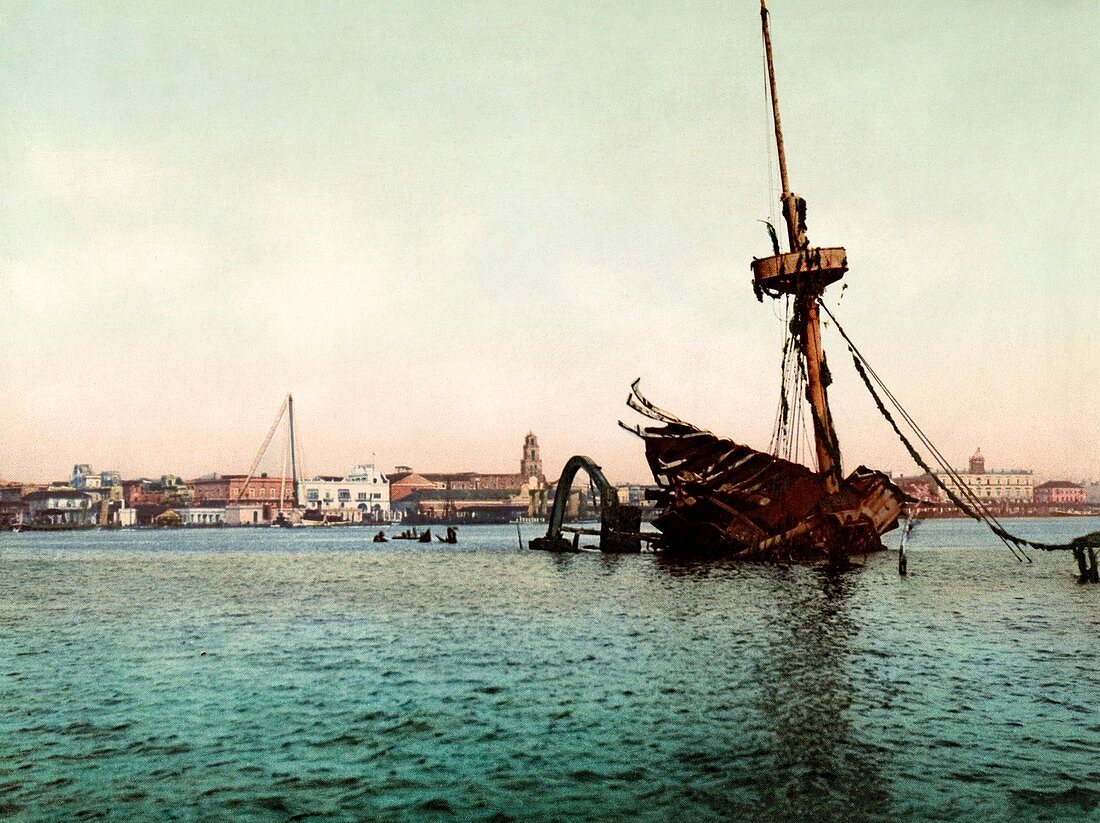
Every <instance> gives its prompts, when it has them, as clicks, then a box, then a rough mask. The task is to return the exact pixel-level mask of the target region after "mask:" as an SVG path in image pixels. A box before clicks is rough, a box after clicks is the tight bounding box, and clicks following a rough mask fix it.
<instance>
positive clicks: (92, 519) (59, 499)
mask: <svg viewBox="0 0 1100 823" xmlns="http://www.w3.org/2000/svg"><path fill="white" fill-rule="evenodd" d="M96 502H97V501H96V500H94V499H93V496H92V495H91V494H90V493H88V492H86V491H79V490H78V489H74V488H51V489H42V490H41V491H33V492H31V493H30V494H28V495H26V496H25V497H24V498H23V503H24V505H25V506H26V510H27V522H29V523H33V524H36V525H51V526H72V527H81V526H93V525H95V523H96V518H97V515H98V506H95V505H94V504H95V503H96Z"/></svg>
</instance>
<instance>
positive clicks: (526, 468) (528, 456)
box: [519, 432, 542, 480]
mask: <svg viewBox="0 0 1100 823" xmlns="http://www.w3.org/2000/svg"><path fill="white" fill-rule="evenodd" d="M519 473H520V474H521V475H523V478H524V479H525V480H526V479H529V478H531V477H542V458H541V457H539V439H538V438H537V437H535V435H533V434H532V433H531V432H527V436H526V437H525V438H523V459H522V460H521V461H520V463H519Z"/></svg>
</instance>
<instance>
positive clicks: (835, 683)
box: [0, 518, 1100, 821]
mask: <svg viewBox="0 0 1100 823" xmlns="http://www.w3.org/2000/svg"><path fill="white" fill-rule="evenodd" d="M1094 524H1095V525H1094ZM1009 525H1010V527H1011V528H1013V529H1014V530H1017V531H1021V532H1023V533H1026V534H1027V535H1029V536H1032V537H1035V538H1039V539H1048V540H1053V539H1061V538H1064V537H1067V536H1071V535H1074V534H1080V533H1083V532H1085V531H1091V530H1093V529H1095V528H1097V526H1098V525H1100V523H1097V522H1096V521H1089V520H1087V519H1080V520H1075V519H1068V518H1067V519H1048V520H1031V521H1011V522H1010V524H1009ZM522 528H523V532H524V538H525V539H528V538H530V537H533V536H536V535H537V534H538V531H539V527H538V526H533V525H525V526H523V527H522ZM373 533H374V532H373V531H371V530H367V529H315V530H305V529H286V530H282V529H235V530H234V529H219V530H209V531H126V532H107V531H103V532H90V533H89V532H84V533H48V534H47V533H22V534H3V535H0V818H10V819H15V820H66V821H68V820H76V819H85V818H105V819H109V820H223V819H235V820H256V821H266V820H306V819H334V820H446V819H455V820H500V821H503V820H560V819H586V820H619V819H623V818H634V819H642V820H673V819H675V820H677V821H691V820H731V819H732V820H740V819H744V820H811V819H812V820H815V821H821V820H898V819H920V820H974V819H982V820H984V821H997V820H1032V819H1047V820H1071V819H1082V820H1084V819H1092V820H1096V819H1098V818H1100V650H1098V640H1100V631H1098V629H1100V586H1079V585H1077V584H1076V582H1075V575H1076V567H1075V564H1074V563H1073V561H1072V558H1071V557H1069V556H1068V555H1066V554H1058V555H1047V554H1043V553H1039V552H1033V553H1032V558H1033V560H1034V562H1033V563H1030V564H1028V563H1018V562H1016V561H1015V560H1014V559H1013V558H1012V556H1011V555H1010V554H1009V553H1008V552H1007V550H1006V549H1005V548H1004V547H1003V546H1002V545H1001V544H1000V543H999V542H997V541H996V540H995V538H993V537H992V536H991V535H989V533H988V532H986V531H983V530H981V529H980V528H979V527H977V526H976V525H974V524H970V523H969V522H966V521H958V520H954V521H929V522H924V523H921V524H920V525H919V526H918V527H917V529H916V531H915V532H914V534H913V536H912V538H911V542H910V545H909V551H910V559H909V575H908V576H907V577H904V578H903V577H899V575H898V573H897V554H896V552H894V551H892V552H887V553H882V554H880V555H877V556H874V557H872V558H870V559H869V560H868V562H867V563H866V565H865V566H863V567H862V568H860V569H857V570H853V571H848V572H844V573H828V572H826V571H823V570H821V569H816V568H802V567H794V568H786V569H784V568H774V567H767V566H756V565H745V564H735V563H721V562H716V563H688V562H673V561H668V560H665V559H662V558H661V557H659V556H654V555H631V556H617V557H612V556H603V555H600V554H575V555H563V556H555V555H551V554H544V553H540V552H531V551H526V550H520V549H519V547H518V546H517V538H516V532H515V527H514V526H501V527H491V526H485V527H469V528H461V529H459V540H460V542H459V544H458V545H457V546H446V545H442V544H438V543H433V544H430V545H429V544H420V543H409V542H396V541H395V542H390V543H386V544H375V543H372V542H370V537H371V536H372V535H373ZM898 539H899V538H898V534H897V533H896V532H895V533H894V534H892V535H890V536H889V537H888V540H889V542H890V544H891V546H892V547H893V548H895V549H896V546H897V542H898Z"/></svg>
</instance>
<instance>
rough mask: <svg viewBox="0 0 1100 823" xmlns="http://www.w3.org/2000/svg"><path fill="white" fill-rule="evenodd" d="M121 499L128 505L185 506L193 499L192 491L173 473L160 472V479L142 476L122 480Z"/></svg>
mask: <svg viewBox="0 0 1100 823" xmlns="http://www.w3.org/2000/svg"><path fill="white" fill-rule="evenodd" d="M122 499H123V500H124V501H125V502H126V505H127V506H129V507H136V506H142V505H154V506H155V505H168V506H187V505H190V504H191V502H192V501H193V500H194V492H193V491H192V489H191V487H190V486H188V485H187V484H186V483H184V482H183V480H182V479H181V478H180V477H178V476H176V475H174V474H162V475H161V476H160V480H150V479H149V478H146V477H143V478H140V479H138V480H123V481H122Z"/></svg>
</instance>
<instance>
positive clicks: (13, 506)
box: [0, 483, 41, 531]
mask: <svg viewBox="0 0 1100 823" xmlns="http://www.w3.org/2000/svg"><path fill="white" fill-rule="evenodd" d="M39 488H41V487H40V486H33V485H27V484H21V483H4V484H2V485H0V531H3V530H5V529H10V528H13V527H14V526H16V525H18V524H19V523H22V522H23V510H24V504H23V497H24V496H25V495H28V494H30V493H31V492H33V491H38V490H39Z"/></svg>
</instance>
